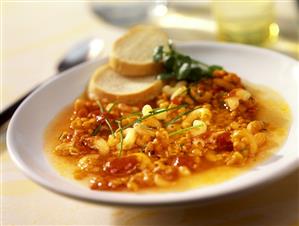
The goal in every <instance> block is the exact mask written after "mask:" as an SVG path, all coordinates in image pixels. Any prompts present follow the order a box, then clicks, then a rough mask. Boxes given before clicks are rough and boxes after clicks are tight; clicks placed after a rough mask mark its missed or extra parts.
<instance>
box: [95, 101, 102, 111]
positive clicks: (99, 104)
mask: <svg viewBox="0 0 299 226" xmlns="http://www.w3.org/2000/svg"><path fill="white" fill-rule="evenodd" d="M96 103H97V105H98V106H99V108H100V111H101V113H104V108H103V105H102V104H101V102H100V101H99V100H96Z"/></svg>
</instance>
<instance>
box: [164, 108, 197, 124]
mask: <svg viewBox="0 0 299 226" xmlns="http://www.w3.org/2000/svg"><path fill="white" fill-rule="evenodd" d="M198 108H199V107H197V108H194V109H192V110H188V111H185V112H183V113H181V114H178V115H177V116H176V117H174V118H173V119H171V120H170V121H168V122H166V123H165V126H169V125H171V124H173V123H175V122H176V121H178V120H179V119H180V118H181V117H183V116H184V115H187V114H189V113H190V112H192V111H194V110H196V109H198Z"/></svg>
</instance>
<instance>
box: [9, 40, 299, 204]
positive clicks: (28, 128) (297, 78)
mask: <svg viewBox="0 0 299 226" xmlns="http://www.w3.org/2000/svg"><path fill="white" fill-rule="evenodd" d="M178 48H179V49H180V50H181V51H183V52H185V53H187V54H189V55H191V56H193V57H194V58H197V59H200V60H201V61H203V62H206V63H209V64H218V65H223V66H224V67H225V68H226V69H227V70H229V71H233V72H236V73H237V74H238V75H240V76H241V77H242V78H245V79H246V80H248V81H250V82H253V83H257V84H264V85H267V86H269V87H271V88H273V89H275V90H277V91H278V92H279V93H280V94H281V95H282V96H283V97H284V98H285V100H286V101H287V102H288V104H289V106H290V108H291V112H292V116H293V119H292V124H291V128H290V131H289V135H288V139H287V141H286V142H285V143H284V145H283V146H282V147H281V149H280V150H279V151H278V152H277V153H275V154H274V155H273V156H272V157H270V159H269V161H267V162H265V163H261V164H259V165H258V166H257V167H255V168H253V169H252V170H249V171H248V172H247V173H244V174H242V175H240V176H238V177H235V178H233V179H230V180H228V181H226V182H223V183H219V184H216V185H211V186H207V187H203V188H199V189H193V190H188V191H184V192H168V193H151V194H138V193H124V192H102V191H101V192H99V191H92V190H89V188H85V187H83V186H82V185H79V184H78V183H77V182H75V181H71V180H69V179H66V178H64V177H62V176H60V175H59V174H58V173H57V172H56V171H55V169H54V168H53V167H52V166H51V164H50V163H49V161H48V160H47V158H46V156H45V153H44V150H43V142H44V141H43V135H44V131H45V128H46V126H47V125H48V123H49V122H50V121H51V120H52V119H53V117H54V116H55V115H57V113H59V112H60V111H61V110H62V109H63V108H64V107H65V106H67V105H69V104H70V103H72V101H74V99H75V98H76V97H78V96H79V95H80V94H81V93H82V92H83V91H84V89H85V87H86V84H87V82H88V79H89V77H90V75H91V74H92V73H93V72H94V70H95V69H96V68H97V67H98V66H99V65H101V64H103V63H105V62H107V59H101V60H96V61H93V62H89V63H85V64H82V65H80V66H78V67H75V68H73V69H71V70H68V71H66V72H64V73H62V74H61V75H59V76H55V77H53V78H52V79H51V80H49V81H48V82H47V83H46V84H44V85H43V86H42V87H40V88H39V89H38V90H36V91H35V92H34V93H32V94H31V95H30V96H29V97H28V98H27V99H26V100H25V101H24V102H23V103H22V105H21V106H20V107H19V108H18V110H17V111H16V112H15V114H14V116H13V117H12V119H11V121H10V124H9V127H8V132H7V145H8V150H9V153H10V156H11V157H12V159H13V160H14V162H15V163H16V164H17V165H18V166H19V168H20V169H21V170H22V171H23V172H24V173H25V174H26V175H27V176H28V177H29V178H31V179H32V180H33V181H35V182H37V183H39V184H40V185H42V186H44V187H46V188H48V189H50V190H52V191H54V192H57V193H60V194H63V195H67V196H70V197H73V198H77V199H83V200H87V201H92V202H98V203H106V204H114V205H135V206H137V205H140V206H141V205H142V206H157V205H159V206H160V205H171V204H178V203H186V202H193V201H198V202H200V203H204V202H206V201H209V200H212V199H216V198H218V199H219V198H221V197H224V196H228V195H233V194H235V193H237V192H241V191H248V190H249V189H252V188H253V187H255V186H257V185H260V184H263V183H265V182H269V181H270V180H273V179H276V178H278V177H280V176H283V175H285V174H287V173H289V172H290V171H292V170H293V169H295V168H296V167H297V166H298V163H299V160H298V159H299V152H298V147H299V145H298V138H299V136H298V106H299V104H298V102H299V101H298V100H299V99H298V96H299V95H298V91H299V65H298V62H297V61H295V60H293V59H291V58H289V57H286V56H283V55H281V54H278V53H275V52H272V51H269V50H264V49H259V48H255V47H248V46H245V45H232V44H219V43H212V42H194V43H188V44H184V45H179V46H178ZM20 189H21V188H20Z"/></svg>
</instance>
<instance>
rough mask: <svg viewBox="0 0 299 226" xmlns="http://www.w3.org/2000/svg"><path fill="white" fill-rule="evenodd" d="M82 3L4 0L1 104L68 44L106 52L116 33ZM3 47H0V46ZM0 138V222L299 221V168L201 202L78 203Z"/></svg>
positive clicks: (215, 224) (41, 73)
mask: <svg viewBox="0 0 299 226" xmlns="http://www.w3.org/2000/svg"><path fill="white" fill-rule="evenodd" d="M88 7H89V5H88V4H86V3H82V2H81V3H78V2H73V3H67V2H65V3H62V2H60V3H37V2H31V3H28V2H27V3H20V2H18V3H9V2H2V19H3V23H2V25H3V28H2V31H3V42H2V44H3V54H2V57H3V58H2V62H3V68H2V74H1V76H2V80H3V84H2V87H1V89H2V91H1V95H2V101H3V103H2V104H3V105H2V107H4V106H7V105H8V104H9V103H11V102H12V101H13V100H14V99H16V98H17V97H19V96H20V95H21V94H23V93H25V92H26V91H27V90H29V89H30V88H31V87H33V86H34V85H36V84H38V83H39V82H41V81H43V80H45V79H46V78H47V77H49V76H51V75H53V74H54V73H55V68H56V65H57V62H58V60H59V59H60V57H61V56H62V55H63V54H64V53H65V51H67V50H68V49H69V48H70V47H71V46H72V45H73V44H74V43H76V42H78V41H80V40H82V39H84V38H88V37H90V36H95V37H101V38H102V39H103V40H104V41H105V44H106V45H105V46H106V49H105V51H104V53H103V54H105V53H107V52H108V51H109V48H110V46H111V43H112V42H113V40H115V38H116V37H117V36H118V35H119V34H120V33H121V32H122V30H121V29H116V28H114V27H111V26H108V25H106V24H104V23H103V22H101V21H100V20H99V19H98V18H96V17H95V16H94V15H92V14H91V12H90V10H88ZM1 51H2V50H1ZM5 133H6V127H5V126H4V127H2V128H1V131H0V136H1V144H0V148H1V152H0V156H1V223H2V224H3V225H25V224H26V225H28V224H30V225H105V226H106V225H136V226H137V225H138V226H154V225H163V226H167V225H169V226H170V225H171V226H174V225H200V226H235V225H238V226H240V225H242V226H247V225H248V226H295V225H299V170H297V171H296V172H294V173H292V174H290V175H288V176H286V177H284V178H282V179H280V180H278V181H275V182H273V183H270V184H268V185H266V186H263V187H261V188H258V189H256V190H253V191H251V192H250V193H246V194H241V195H238V196H234V197H230V198H229V199H227V200H222V201H221V200H220V201H218V202H215V203H211V204H209V205H205V206H194V207H188V208H187V207H185V208H178V209H163V210H158V209H155V208H152V209H129V208H116V207H113V208H112V207H107V206H102V205H95V204H89V203H84V202H80V201H76V200H72V199H69V198H65V197H62V196H59V195H56V194H53V193H52V192H49V191H47V190H45V189H43V188H41V187H39V186H38V185H36V184H34V183H33V182H31V181H30V180H28V179H27V178H26V177H24V175H23V174H22V173H21V172H20V171H19V169H17V168H16V166H15V165H14V163H13V162H12V161H11V159H10V158H9V156H8V153H7V150H6V149H7V148H6V144H5Z"/></svg>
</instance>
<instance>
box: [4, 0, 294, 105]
mask: <svg viewBox="0 0 299 226" xmlns="http://www.w3.org/2000/svg"><path fill="white" fill-rule="evenodd" d="M1 4H2V25H3V27H2V28H3V29H2V31H3V35H2V38H3V41H2V48H1V50H2V52H3V54H2V63H3V71H2V72H3V76H2V77H3V80H2V82H3V84H2V89H3V90H2V95H3V98H2V106H1V109H4V108H5V107H7V106H8V105H9V104H11V103H12V102H13V101H14V100H16V99H17V98H18V97H20V96H22V95H23V94H25V93H26V92H27V91H28V90H30V89H31V88H33V87H34V86H35V85H37V84H39V83H40V82H42V81H44V80H45V79H46V78H47V77H49V76H51V75H53V74H55V73H56V72H57V65H58V64H59V62H60V61H61V60H62V58H64V57H65V54H66V52H68V51H69V50H70V49H72V48H73V49H74V48H75V49H78V48H79V49H80V48H81V49H82V48H83V47H82V45H81V46H80V45H79V46H78V43H82V42H83V43H84V42H86V40H92V39H93V38H96V39H97V40H98V41H97V42H96V43H93V44H92V45H93V48H94V50H95V52H97V53H99V52H100V55H101V56H103V55H105V54H107V53H108V52H109V50H110V47H111V44H112V43H113V41H114V40H115V39H116V38H117V37H118V36H119V35H121V33H123V32H124V31H125V29H127V28H128V27H131V26H133V25H135V24H140V23H143V24H155V25H158V26H161V27H162V28H163V29H165V30H166V31H167V32H168V33H169V35H170V37H171V38H172V39H173V40H175V41H177V42H180V41H191V40H208V41H221V42H240V43H247V44H251V45H257V46H262V47H264V48H270V49H273V50H275V51H279V52H282V53H284V54H286V55H289V56H290V57H293V58H296V59H298V58H299V41H298V40H299V38H298V32H299V19H298V14H299V13H298V12H299V10H298V1H296V0H280V1H278V0H277V1H275V0H273V1H271V0H267V1H249V0H247V1H246V0H240V1H216V0H214V1H212V0H210V1H206V0H203V1H165V0H153V1H145V0H144V1H142V0H141V1H69V2H68V1H52V2H51V1H45V2H44V1H27V2H22V1H18V2H10V1H1ZM74 46H75V47H74Z"/></svg>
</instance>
